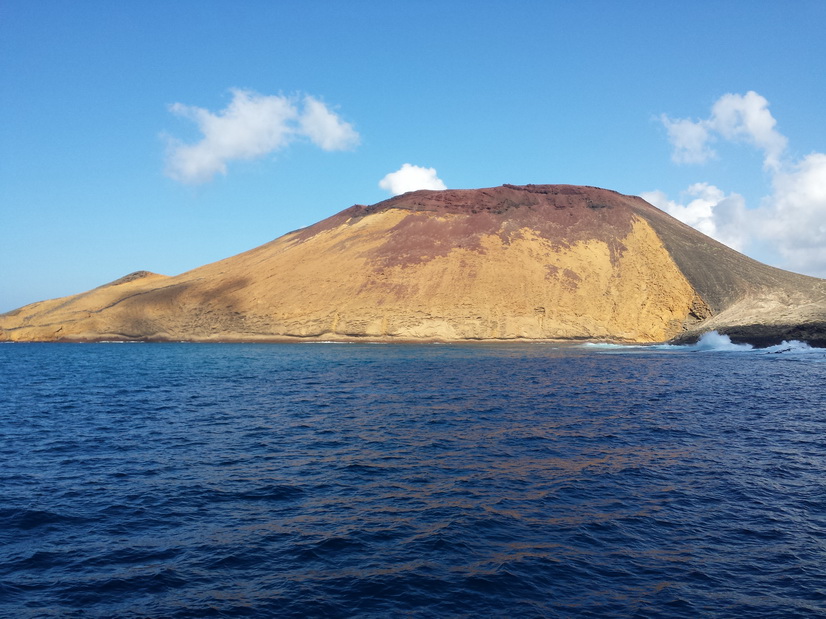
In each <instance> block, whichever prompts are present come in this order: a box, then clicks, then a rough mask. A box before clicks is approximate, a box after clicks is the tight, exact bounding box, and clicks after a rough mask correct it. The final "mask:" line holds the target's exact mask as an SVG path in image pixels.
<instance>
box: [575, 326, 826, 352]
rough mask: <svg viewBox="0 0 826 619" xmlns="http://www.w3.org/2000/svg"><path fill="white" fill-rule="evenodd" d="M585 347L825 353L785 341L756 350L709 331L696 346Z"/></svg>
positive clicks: (803, 343) (626, 350)
mask: <svg viewBox="0 0 826 619" xmlns="http://www.w3.org/2000/svg"><path fill="white" fill-rule="evenodd" d="M584 346H585V347H588V348H595V349H597V350H602V351H605V352H634V351H653V350H662V351H674V352H739V353H755V354H781V353H810V352H821V353H822V352H823V349H818V348H812V347H811V346H809V345H808V344H807V343H805V342H799V341H797V340H792V341H790V342H787V341H783V342H781V343H780V344H777V345H775V346H768V347H766V348H755V347H754V346H752V345H751V344H736V343H734V342H732V341H731V338H730V337H729V336H728V335H725V334H724V333H718V332H717V331H709V332H707V333H703V335H702V336H701V337H700V339H699V340H697V342H696V343H694V344H654V345H637V346H634V345H630V346H629V345H627V344H585V345H584Z"/></svg>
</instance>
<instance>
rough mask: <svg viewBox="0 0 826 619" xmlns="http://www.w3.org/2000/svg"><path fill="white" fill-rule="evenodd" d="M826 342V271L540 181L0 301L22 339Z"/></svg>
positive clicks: (389, 209) (404, 202)
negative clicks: (71, 289)
mask: <svg viewBox="0 0 826 619" xmlns="http://www.w3.org/2000/svg"><path fill="white" fill-rule="evenodd" d="M712 329H714V330H717V331H719V332H721V333H726V334H729V336H730V337H731V338H732V340H734V341H750V342H752V343H757V344H758V345H759V344H772V343H778V342H780V341H781V340H783V339H799V340H804V341H809V342H810V343H813V344H816V345H826V280H821V279H817V278H813V277H808V276H804V275H798V274H795V273H790V272H787V271H783V270H780V269H776V268H773V267H770V266H767V265H764V264H761V263H759V262H756V261H754V260H752V259H750V258H748V257H746V256H744V255H742V254H740V253H738V252H736V251H734V250H732V249H730V248H728V247H726V246H724V245H722V244H720V243H718V242H716V241H714V240H712V239H710V238H708V237H707V236H705V235H703V234H702V233H700V232H698V231H696V230H694V229H693V228H691V227H689V226H687V225H685V224H683V223H681V222H679V221H678V220H676V219H674V218H673V217H671V216H669V215H667V214H666V213H664V212H663V211H660V210H659V209H657V208H656V207H654V206H652V205H650V204H648V203H647V202H645V201H644V200H642V199H641V198H638V197H634V196H626V195H622V194H619V193H617V192H614V191H610V190H606V189H599V188H595V187H579V186H571V185H527V186H513V185H504V186H501V187H495V188H488V189H472V190H444V191H428V190H422V191H414V192H410V193H407V194H404V195H401V196H397V197H394V198H391V199H389V200H385V201H383V202H380V203H378V204H374V205H372V206H364V205H356V206H352V207H350V208H348V209H346V210H344V211H341V212H340V213H338V214H336V215H334V216H332V217H330V218H328V219H325V220H323V221H320V222H318V223H316V224H314V225H312V226H309V227H308V228H304V229H301V230H297V231H295V232H291V233H288V234H286V235H284V236H282V237H280V238H278V239H276V240H274V241H271V242H270V243H267V244H265V245H262V246H260V247H257V248H255V249H252V250H250V251H247V252H244V253H242V254H238V255H236V256H233V257H230V258H226V259H225V260H221V261H219V262H215V263H212V264H208V265H205V266H202V267H199V268H197V269H194V270H192V271H188V272H186V273H183V274H180V275H176V276H172V277H168V276H163V275H158V274H154V273H149V272H146V271H138V272H135V273H133V274H131V275H128V276H126V277H123V278H121V279H119V280H117V281H114V282H111V283H109V284H106V285H104V286H100V287H98V288H95V289H93V290H90V291H88V292H84V293H81V294H78V295H74V296H69V297H64V298H60V299H53V300H49V301H42V302H38V303H33V304H31V305H27V306H25V307H22V308H20V309H17V310H14V311H12V312H8V313H6V314H2V315H0V340H6V341H9V340H11V341H101V340H116V341H133V340H136V341H250V342H253V341H308V340H316V341H319V340H331V341H470V340H594V341H611V342H629V343H631V342H633V343H646V342H664V341H669V340H670V341H690V340H691V339H692V338H695V339H696V337H698V336H699V334H701V333H702V332H704V331H708V330H712Z"/></svg>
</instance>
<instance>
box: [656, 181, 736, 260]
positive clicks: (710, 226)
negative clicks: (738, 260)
mask: <svg viewBox="0 0 826 619" xmlns="http://www.w3.org/2000/svg"><path fill="white" fill-rule="evenodd" d="M684 195H685V197H686V198H693V199H692V200H689V201H688V202H687V203H686V204H681V203H679V202H676V201H674V200H669V199H668V196H666V195H665V193H663V192H662V191H648V192H645V193H643V194H641V197H642V199H643V200H646V201H647V202H650V203H651V204H653V205H654V206H656V207H658V208H660V209H662V210H664V211H665V212H666V213H668V214H669V215H671V216H672V217H675V218H677V219H679V220H680V221H682V222H683V223H686V224H688V225H689V226H691V227H693V228H696V229H697V230H699V231H700V232H702V233H703V234H707V235H708V236H710V237H711V238H713V239H716V240H718V241H720V242H721V243H723V244H725V245H728V246H729V247H731V248H733V249H736V250H738V251H741V250H743V249H745V246H746V245H747V243H748V232H747V229H748V215H747V212H746V201H745V200H744V199H743V196H741V195H739V194H736V193H731V194H728V195H726V193H725V192H724V191H723V190H721V189H719V188H718V187H715V186H714V185H709V184H708V183H694V184H693V185H691V186H690V187H689V188H688V189H686V191H685V192H684Z"/></svg>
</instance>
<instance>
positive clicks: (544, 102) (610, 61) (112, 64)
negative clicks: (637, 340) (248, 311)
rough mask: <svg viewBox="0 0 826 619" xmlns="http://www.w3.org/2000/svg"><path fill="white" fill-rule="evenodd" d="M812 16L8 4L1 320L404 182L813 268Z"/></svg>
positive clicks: (534, 6)
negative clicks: (483, 192) (665, 230)
mask: <svg viewBox="0 0 826 619" xmlns="http://www.w3.org/2000/svg"><path fill="white" fill-rule="evenodd" d="M823 24H826V2H821V1H820V0H814V1H809V2H806V1H800V2H788V3H778V2H761V1H756V0H750V1H745V0H744V1H742V2H736V1H730V2H702V1H701V2H692V3H676V2H654V1H652V2H614V1H611V2H608V1H604V2H553V1H548V2H527V1H526V2H512V3H507V4H506V3H501V2H484V1H482V2H479V1H477V2H451V1H440V2H436V1H419V2H417V1H408V2H405V3H390V2H367V1H358V0H350V1H348V2H338V1H336V2H333V1H329V2H313V1H307V0H304V1H300V2H290V1H289V0H281V1H279V2H255V1H246V2H244V1H241V2H234V1H233V2H230V1H209V0H199V1H197V2H188V1H186V0H178V1H176V2H160V1H153V0H142V1H140V2H127V1H124V2H108V1H95V0H84V1H83V2H65V1H62V0H60V1H53V2H47V1H40V0H25V1H20V0H5V1H4V2H3V4H2V5H0V222H2V229H3V234H2V239H3V240H2V243H0V311H6V310H10V309H13V308H16V307H19V306H21V305H23V304H26V303H30V302H34V301H37V300H42V299H46V298H53V297H58V296H63V295H67V294H73V293H77V292H82V291H85V290H87V289H89V288H92V287H95V286H98V285H101V284H104V283H106V282H108V281H111V280H114V279H116V278H118V277H121V276H123V275H125V274H127V273H129V272H132V271H136V270H140V269H146V270H150V271H155V272H158V273H164V274H168V275H174V274H177V273H181V272H183V271H186V270H188V269H191V268H194V267H197V266H200V265H202V264H205V263H208V262H212V261H214V260H218V259H221V258H225V257H227V256H231V255H234V254H236V253H239V252H241V251H245V250H247V249H251V248H253V247H255V246H257V245H260V244H262V243H265V242H267V241H270V240H272V239H274V238H276V237H278V236H280V235H282V234H284V233H286V232H288V231H290V230H293V229H296V228H299V227H303V226H306V225H309V224H312V223H314V222H316V221H318V220H320V219H322V218H324V217H327V216H329V215H332V214H334V213H336V212H338V211H340V210H342V209H344V208H346V207H348V206H350V205H352V204H356V203H360V204H371V203H375V202H378V201H380V200H383V199H385V198H387V197H390V195H391V194H392V192H393V191H399V190H401V189H404V188H407V187H409V186H411V185H410V184H409V183H408V184H405V182H404V181H409V182H412V183H413V184H414V185H415V184H418V185H422V183H424V184H425V185H426V186H430V185H432V184H433V183H436V185H432V186H446V187H449V188H474V187H490V186H496V185H501V184H503V183H514V184H525V183H537V184H539V183H572V184H587V185H595V186H599V187H606V188H609V189H614V190H617V191H620V192H623V193H628V194H635V195H643V196H644V197H646V198H647V199H649V200H650V201H652V202H654V203H656V204H657V205H658V206H660V207H662V208H666V209H667V210H669V212H672V213H673V214H675V215H677V216H679V217H681V218H683V219H684V220H686V221H688V222H689V223H691V224H692V225H695V226H696V227H698V228H699V229H701V230H703V231H705V232H707V233H710V234H712V235H714V236H716V237H717V238H720V239H721V240H723V241H724V242H727V243H729V244H731V245H733V246H735V247H736V248H738V249H740V250H742V251H744V252H745V253H747V254H749V255H751V256H753V257H755V258H757V259H759V260H762V261H764V262H768V263H771V264H774V265H776V266H781V267H784V268H792V269H794V270H798V271H801V272H807V273H810V274H814V275H819V276H826V249H824V247H826V155H823V153H826V105H824V102H825V101H826V78H824V77H823V76H824V75H826V70H825V69H824V63H826V38H825V37H823V33H822V29H823ZM404 164H409V166H407V167H406V168H403V166H404ZM397 172H398V174H396V175H395V176H393V173H397ZM388 175H390V176H388ZM439 181H440V182H441V185H439V184H438V182H439ZM380 183H381V186H380ZM429 184H430V185H429Z"/></svg>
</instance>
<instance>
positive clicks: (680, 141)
mask: <svg viewBox="0 0 826 619" xmlns="http://www.w3.org/2000/svg"><path fill="white" fill-rule="evenodd" d="M660 120H661V121H662V123H663V125H665V128H666V129H668V139H669V141H670V142H671V144H672V145H673V146H674V151H673V152H672V153H671V159H672V161H674V162H675V163H705V162H706V161H708V160H709V159H711V158H713V157H716V156H717V153H715V152H714V150H713V149H711V148H709V146H708V142H709V140H710V138H711V136H710V135H709V132H708V127H707V126H706V124H705V123H703V122H696V123H695V122H693V121H691V120H688V119H687V118H682V119H679V120H671V119H670V118H668V116H666V115H665V114H663V115H662V116H661V117H660Z"/></svg>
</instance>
